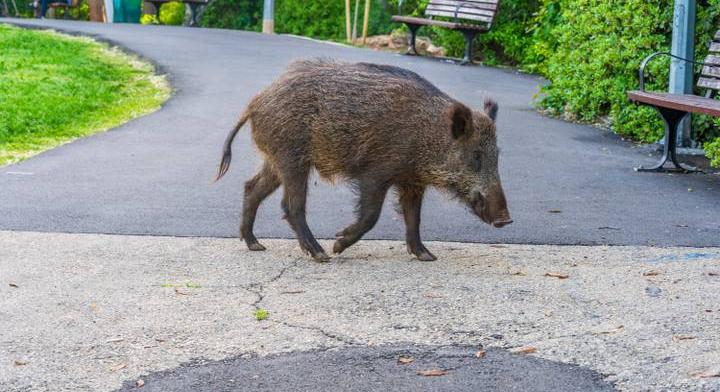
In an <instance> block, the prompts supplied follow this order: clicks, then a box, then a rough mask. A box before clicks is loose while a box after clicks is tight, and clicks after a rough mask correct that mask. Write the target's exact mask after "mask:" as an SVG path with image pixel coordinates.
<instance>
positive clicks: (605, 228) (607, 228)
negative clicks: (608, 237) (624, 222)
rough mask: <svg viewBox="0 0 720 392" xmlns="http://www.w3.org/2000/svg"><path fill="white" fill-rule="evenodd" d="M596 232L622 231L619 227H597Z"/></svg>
mask: <svg viewBox="0 0 720 392" xmlns="http://www.w3.org/2000/svg"><path fill="white" fill-rule="evenodd" d="M598 230H622V229H621V228H619V227H613V226H600V227H598Z"/></svg>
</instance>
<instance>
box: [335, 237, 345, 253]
mask: <svg viewBox="0 0 720 392" xmlns="http://www.w3.org/2000/svg"><path fill="white" fill-rule="evenodd" d="M345 248H347V246H345V244H343V243H342V237H340V238H338V239H337V241H335V244H333V253H342V251H344V250H345Z"/></svg>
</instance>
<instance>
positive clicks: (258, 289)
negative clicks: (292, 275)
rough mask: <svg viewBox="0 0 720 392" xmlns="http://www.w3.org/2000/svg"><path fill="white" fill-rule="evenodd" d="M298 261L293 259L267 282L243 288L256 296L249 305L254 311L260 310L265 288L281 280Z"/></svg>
mask: <svg viewBox="0 0 720 392" xmlns="http://www.w3.org/2000/svg"><path fill="white" fill-rule="evenodd" d="M298 261H299V259H295V260H293V261H292V263H290V264H288V265H286V266H284V267H283V268H281V269H280V271H279V272H278V273H277V274H275V276H273V277H271V278H270V279H268V280H267V281H264V282H256V283H251V284H249V285H246V286H245V287H244V288H245V289H246V290H248V291H250V292H251V293H253V294H255V295H256V296H257V299H255V301H253V302H252V303H251V304H250V305H251V306H252V307H254V308H255V310H260V309H261V308H260V303H261V302H262V301H263V300H264V299H265V286H266V285H268V284H270V283H274V282H277V281H278V280H280V279H282V277H283V276H284V275H285V273H287V272H288V271H289V270H290V269H291V268H294V267H296V266H297V265H298Z"/></svg>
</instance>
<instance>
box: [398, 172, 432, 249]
mask: <svg viewBox="0 0 720 392" xmlns="http://www.w3.org/2000/svg"><path fill="white" fill-rule="evenodd" d="M424 193H425V189H424V188H422V187H419V186H401V187H400V207H402V211H403V216H404V217H405V238H406V242H407V249H408V253H411V254H414V255H415V256H416V257H417V258H418V260H421V261H433V260H436V259H437V258H436V257H435V256H434V255H433V254H432V253H430V251H429V250H427V248H425V245H423V243H422V241H421V240H420V209H421V207H422V199H423V194H424Z"/></svg>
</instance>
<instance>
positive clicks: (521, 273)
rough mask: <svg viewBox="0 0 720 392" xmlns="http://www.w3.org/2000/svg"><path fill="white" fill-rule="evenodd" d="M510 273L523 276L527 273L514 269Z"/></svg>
mask: <svg viewBox="0 0 720 392" xmlns="http://www.w3.org/2000/svg"><path fill="white" fill-rule="evenodd" d="M510 275H514V276H525V275H527V274H526V273H525V272H523V271H515V272H511V273H510Z"/></svg>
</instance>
